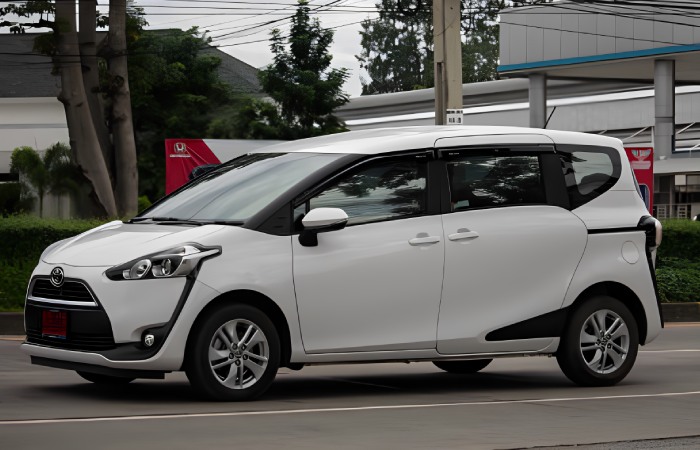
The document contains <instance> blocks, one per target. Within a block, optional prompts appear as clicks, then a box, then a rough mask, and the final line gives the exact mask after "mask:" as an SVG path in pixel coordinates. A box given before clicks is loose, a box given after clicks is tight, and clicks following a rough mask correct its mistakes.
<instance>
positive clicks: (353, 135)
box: [255, 125, 622, 155]
mask: <svg viewBox="0 0 700 450" xmlns="http://www.w3.org/2000/svg"><path fill="white" fill-rule="evenodd" d="M494 135H495V136H501V138H499V139H498V142H499V143H505V142H504V140H503V138H502V137H503V136H508V135H518V136H524V135H528V136H532V137H537V136H539V137H541V138H542V142H543V143H547V142H550V143H554V144H578V145H599V146H605V147H614V148H617V149H621V148H622V143H621V141H620V140H619V139H615V138H611V137H607V136H598V135H594V134H585V133H577V132H572V131H558V130H545V129H541V128H524V127H498V126H468V125H452V126H422V127H401V128H376V129H370V130H359V131H349V132H345V133H337V134H331V135H326V136H319V137H314V138H308V139H299V140H296V141H290V142H285V143H282V144H276V145H271V146H268V147H264V148H261V149H259V150H256V151H255V153H289V152H304V153H307V152H308V153H342V154H359V155H373V154H380V153H387V152H395V151H401V150H410V149H425V148H433V147H436V142H437V141H438V140H439V139H448V138H470V137H476V136H494ZM450 141H452V142H456V141H455V140H454V139H450ZM458 141H460V142H461V140H458ZM486 141H488V140H486ZM528 141H529V142H528V143H531V142H532V140H531V139H528ZM513 143H514V144H515V143H517V138H515V142H513ZM478 144H479V145H483V144H485V142H484V139H478ZM461 145H469V140H468V139H467V140H465V141H464V143H463V144H461ZM438 147H439V145H438Z"/></svg>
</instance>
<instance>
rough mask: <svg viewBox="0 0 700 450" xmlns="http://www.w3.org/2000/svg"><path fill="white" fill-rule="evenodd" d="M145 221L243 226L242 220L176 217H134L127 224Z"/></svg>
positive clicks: (172, 223) (170, 223)
mask: <svg viewBox="0 0 700 450" xmlns="http://www.w3.org/2000/svg"><path fill="white" fill-rule="evenodd" d="M145 220H150V221H152V222H159V223H161V224H163V225H183V224H184V225H197V226H202V225H233V226H240V225H243V221H242V220H217V219H214V220H192V219H178V218H177V217H134V218H133V219H131V220H130V221H129V223H139V222H143V221H145Z"/></svg>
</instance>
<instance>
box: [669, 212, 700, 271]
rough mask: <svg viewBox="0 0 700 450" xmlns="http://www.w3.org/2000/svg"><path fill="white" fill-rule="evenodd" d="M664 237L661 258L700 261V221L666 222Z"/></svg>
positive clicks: (676, 220) (681, 220)
mask: <svg viewBox="0 0 700 450" xmlns="http://www.w3.org/2000/svg"><path fill="white" fill-rule="evenodd" d="M663 226H664V236H663V241H662V242H661V247H659V258H660V259H661V260H664V259H665V258H667V257H672V258H680V259H685V260H688V261H700V221H698V222H696V221H693V220H684V219H673V220H664V221H663Z"/></svg>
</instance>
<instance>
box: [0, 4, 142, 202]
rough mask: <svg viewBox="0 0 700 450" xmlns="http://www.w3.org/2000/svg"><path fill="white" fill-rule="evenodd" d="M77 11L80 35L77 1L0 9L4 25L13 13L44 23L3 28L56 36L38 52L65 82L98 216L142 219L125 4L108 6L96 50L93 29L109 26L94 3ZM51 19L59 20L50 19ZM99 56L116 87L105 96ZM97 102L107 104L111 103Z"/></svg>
mask: <svg viewBox="0 0 700 450" xmlns="http://www.w3.org/2000/svg"><path fill="white" fill-rule="evenodd" d="M79 6H80V25H81V26H80V33H78V31H77V29H78V27H77V19H76V9H75V7H76V0H56V1H55V2H50V1H45V0H44V1H37V0H29V1H27V2H24V3H22V4H18V5H15V4H10V5H8V6H7V7H5V8H0V18H4V17H5V16H7V15H11V14H13V15H17V16H19V17H21V18H26V20H30V19H31V18H32V17H36V16H37V15H39V19H38V20H37V21H35V22H30V21H27V22H9V21H7V20H4V21H2V22H0V26H9V27H10V29H11V31H13V32H24V30H25V28H28V27H34V28H50V29H51V30H52V33H51V34H50V35H44V36H40V37H39V38H38V39H37V40H36V42H35V49H36V50H38V51H40V52H41V53H44V54H47V55H49V56H51V57H52V58H53V62H54V71H55V72H56V73H57V74H58V75H59V76H60V77H61V91H60V92H59V94H58V99H59V101H61V103H63V105H64V109H65V112H66V122H67V124H68V133H69V139H70V146H71V150H72V153H73V157H74V160H75V162H76V164H77V165H78V166H79V167H80V170H81V172H82V174H83V176H84V177H85V178H86V179H87V180H88V182H89V183H90V185H91V187H92V193H93V194H92V198H93V199H94V200H95V202H94V204H95V205H96V212H97V214H98V215H107V216H117V215H121V216H124V215H131V214H133V213H135V212H136V204H137V203H136V202H137V172H136V150H135V143H134V138H133V131H132V130H131V125H130V123H131V120H132V119H131V111H130V106H129V105H130V100H129V85H128V77H127V66H126V52H125V50H126V30H127V24H128V22H127V18H126V11H127V0H111V1H110V15H109V21H110V22H111V24H110V31H109V33H108V38H107V41H106V43H104V44H102V45H99V44H98V43H97V39H96V33H95V28H96V26H97V25H105V24H106V23H107V22H108V21H107V19H106V17H104V16H101V15H99V14H98V12H97V2H96V0H80V3H79ZM51 16H54V18H55V20H53V21H51V20H49V19H50V18H51ZM45 17H46V18H45ZM100 55H101V56H102V57H104V59H105V61H106V66H107V72H108V73H109V77H110V79H111V80H112V82H113V83H112V85H111V89H109V90H107V91H105V90H103V89H101V88H100V86H99V83H100V82H99V69H98V66H99V63H98V56H100ZM99 96H106V97H108V98H107V100H108V101H107V102H105V101H103V99H100V98H99ZM110 133H111V136H110ZM110 138H111V139H110Z"/></svg>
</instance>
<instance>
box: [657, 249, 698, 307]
mask: <svg viewBox="0 0 700 450" xmlns="http://www.w3.org/2000/svg"><path fill="white" fill-rule="evenodd" d="M656 281H657V284H658V287H659V297H660V298H661V301H662V302H697V301H700V262H698V261H688V260H686V259H681V258H674V257H666V258H664V259H663V260H659V261H658V263H657V265H656Z"/></svg>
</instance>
